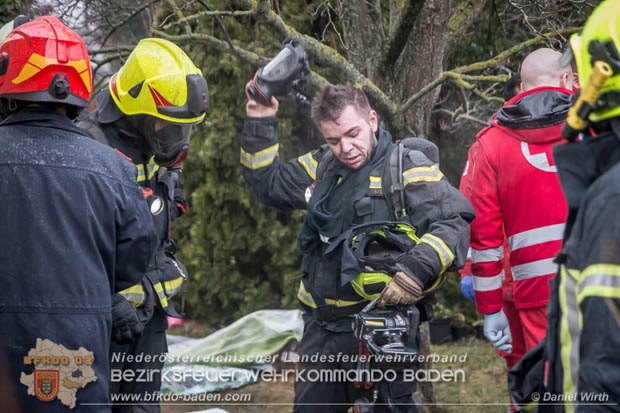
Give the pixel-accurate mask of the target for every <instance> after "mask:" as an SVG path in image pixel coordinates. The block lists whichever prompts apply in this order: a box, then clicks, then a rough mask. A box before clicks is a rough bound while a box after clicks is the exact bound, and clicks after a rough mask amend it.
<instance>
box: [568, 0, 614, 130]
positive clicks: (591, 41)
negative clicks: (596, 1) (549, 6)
mask: <svg viewBox="0 0 620 413" xmlns="http://www.w3.org/2000/svg"><path fill="white" fill-rule="evenodd" d="M601 44H605V46H606V47H607V49H608V51H607V54H608V55H611V58H612V59H614V60H615V59H617V63H618V64H620V0H605V1H603V2H602V3H601V4H600V5H599V6H598V7H597V8H596V9H594V11H593V12H592V14H591V15H590V17H589V18H588V20H587V21H586V24H585V25H584V27H583V30H582V31H581V32H580V33H579V34H573V35H572V36H571V38H570V45H571V48H572V49H573V54H574V55H575V62H576V64H577V72H578V73H579V83H580V85H581V87H583V86H585V85H586V84H587V82H588V80H589V79H590V75H591V74H592V67H593V66H594V63H595V61H596V60H602V59H597V57H600V56H594V57H593V56H592V53H593V51H594V50H595V49H596V47H597V46H598V47H599V49H600V45H601ZM614 48H615V51H614V50H613V49H614ZM607 63H610V64H611V62H609V61H607ZM611 66H612V68H613V67H614V65H613V64H611ZM609 92H611V93H613V94H620V68H614V73H613V75H612V76H611V77H610V78H609V79H607V81H606V82H605V83H604V85H603V87H602V88H601V99H602V100H603V101H605V93H609ZM619 115H620V105H613V104H611V105H610V104H608V105H607V106H606V107H603V108H601V109H598V110H595V111H593V112H592V113H591V114H590V118H589V119H590V121H592V122H599V121H601V120H604V119H609V118H613V117H616V116H619Z"/></svg>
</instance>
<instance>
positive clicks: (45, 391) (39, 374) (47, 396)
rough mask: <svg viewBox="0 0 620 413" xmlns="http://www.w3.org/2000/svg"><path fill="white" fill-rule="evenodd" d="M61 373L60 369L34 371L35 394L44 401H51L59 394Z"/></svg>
mask: <svg viewBox="0 0 620 413" xmlns="http://www.w3.org/2000/svg"><path fill="white" fill-rule="evenodd" d="M59 386H60V375H59V372H58V370H35V371H34V395H35V396H36V397H37V399H39V400H41V401H42V402H51V401H52V400H54V399H55V398H56V396H58V389H59Z"/></svg>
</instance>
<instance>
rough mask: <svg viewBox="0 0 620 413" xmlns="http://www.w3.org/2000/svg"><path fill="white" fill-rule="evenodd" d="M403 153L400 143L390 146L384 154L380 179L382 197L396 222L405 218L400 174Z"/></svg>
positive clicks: (403, 194)
mask: <svg viewBox="0 0 620 413" xmlns="http://www.w3.org/2000/svg"><path fill="white" fill-rule="evenodd" d="M403 151H404V145H403V144H402V142H400V141H399V142H397V143H391V144H390V147H389V148H388V150H387V153H386V154H385V161H384V163H383V176H382V177H381V187H382V190H383V195H384V197H385V200H386V202H387V203H388V206H389V207H390V210H391V211H392V213H393V218H395V219H396V220H397V221H398V220H399V219H401V218H403V217H406V216H407V208H405V199H404V198H405V191H404V189H405V188H404V186H403V174H402V165H403V163H402V159H403ZM399 172H400V173H399Z"/></svg>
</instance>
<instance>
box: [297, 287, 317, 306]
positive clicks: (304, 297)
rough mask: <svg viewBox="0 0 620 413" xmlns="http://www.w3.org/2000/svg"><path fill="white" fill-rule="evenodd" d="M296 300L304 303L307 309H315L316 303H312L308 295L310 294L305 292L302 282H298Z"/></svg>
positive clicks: (312, 300) (310, 296)
mask: <svg viewBox="0 0 620 413" xmlns="http://www.w3.org/2000/svg"><path fill="white" fill-rule="evenodd" d="M297 299H298V300H299V301H301V302H302V303H304V304H305V305H307V306H308V307H312V308H316V303H315V302H314V299H313V298H312V295H310V293H309V292H307V291H306V288H305V287H304V282H303V281H300V282H299V291H297Z"/></svg>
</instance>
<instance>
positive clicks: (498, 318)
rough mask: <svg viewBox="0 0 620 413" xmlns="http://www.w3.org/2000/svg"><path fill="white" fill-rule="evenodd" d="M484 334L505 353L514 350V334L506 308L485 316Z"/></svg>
mask: <svg viewBox="0 0 620 413" xmlns="http://www.w3.org/2000/svg"><path fill="white" fill-rule="evenodd" d="M484 336H485V337H486V338H488V339H489V341H490V342H491V344H493V347H495V348H496V349H498V350H501V351H503V352H505V353H510V352H511V351H512V336H511V335H510V327H509V326H508V319H507V318H506V314H504V310H499V311H498V312H497V313H494V314H487V315H485V316H484Z"/></svg>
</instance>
